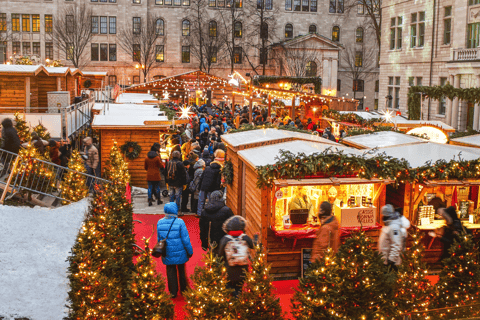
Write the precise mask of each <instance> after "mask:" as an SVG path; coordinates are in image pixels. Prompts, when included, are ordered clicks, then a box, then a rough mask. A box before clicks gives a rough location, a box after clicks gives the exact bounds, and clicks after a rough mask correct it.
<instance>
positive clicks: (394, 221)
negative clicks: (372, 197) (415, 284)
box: [378, 204, 404, 271]
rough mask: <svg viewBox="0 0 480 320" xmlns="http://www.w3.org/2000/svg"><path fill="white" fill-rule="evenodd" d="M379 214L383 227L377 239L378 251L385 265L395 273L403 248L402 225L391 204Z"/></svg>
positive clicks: (384, 207)
mask: <svg viewBox="0 0 480 320" xmlns="http://www.w3.org/2000/svg"><path fill="white" fill-rule="evenodd" d="M381 214H382V220H383V223H384V224H385V225H384V226H383V228H382V231H381V232H380V237H379V239H378V251H379V252H380V253H381V254H382V256H383V260H384V263H385V265H387V266H390V267H392V268H393V269H394V270H395V271H396V270H397V266H398V265H400V263H401V262H402V256H401V255H402V250H403V248H404V245H403V244H404V238H403V233H402V230H401V229H402V223H401V221H400V219H399V215H398V213H397V212H395V210H394V208H393V206H392V205H391V204H387V205H385V206H383V207H382V210H381Z"/></svg>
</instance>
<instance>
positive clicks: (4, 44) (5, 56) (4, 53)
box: [0, 41, 7, 61]
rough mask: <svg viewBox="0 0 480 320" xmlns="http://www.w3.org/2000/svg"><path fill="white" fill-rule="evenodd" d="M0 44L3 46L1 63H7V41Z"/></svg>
mask: <svg viewBox="0 0 480 320" xmlns="http://www.w3.org/2000/svg"><path fill="white" fill-rule="evenodd" d="M0 44H2V45H3V48H2V49H1V51H0V54H2V55H3V61H7V41H3V42H0Z"/></svg>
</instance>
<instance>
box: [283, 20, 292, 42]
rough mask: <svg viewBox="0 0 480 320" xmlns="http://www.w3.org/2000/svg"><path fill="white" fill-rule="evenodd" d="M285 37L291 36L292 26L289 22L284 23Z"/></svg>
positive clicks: (289, 37)
mask: <svg viewBox="0 0 480 320" xmlns="http://www.w3.org/2000/svg"><path fill="white" fill-rule="evenodd" d="M285 38H287V39H291V38H293V26H292V25H291V24H290V23H289V24H286V25H285Z"/></svg>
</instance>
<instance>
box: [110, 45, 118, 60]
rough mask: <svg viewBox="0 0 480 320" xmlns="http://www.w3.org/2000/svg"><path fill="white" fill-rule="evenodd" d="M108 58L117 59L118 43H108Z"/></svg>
mask: <svg viewBox="0 0 480 320" xmlns="http://www.w3.org/2000/svg"><path fill="white" fill-rule="evenodd" d="M108 59H109V60H110V61H117V45H116V44H109V45H108Z"/></svg>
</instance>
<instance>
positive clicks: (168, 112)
mask: <svg viewBox="0 0 480 320" xmlns="http://www.w3.org/2000/svg"><path fill="white" fill-rule="evenodd" d="M158 109H160V111H163V112H165V115H166V116H167V118H168V120H172V119H173V118H174V117H176V116H177V113H176V112H175V111H174V110H172V109H170V108H169V107H167V106H165V105H163V104H161V105H159V106H158Z"/></svg>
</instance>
